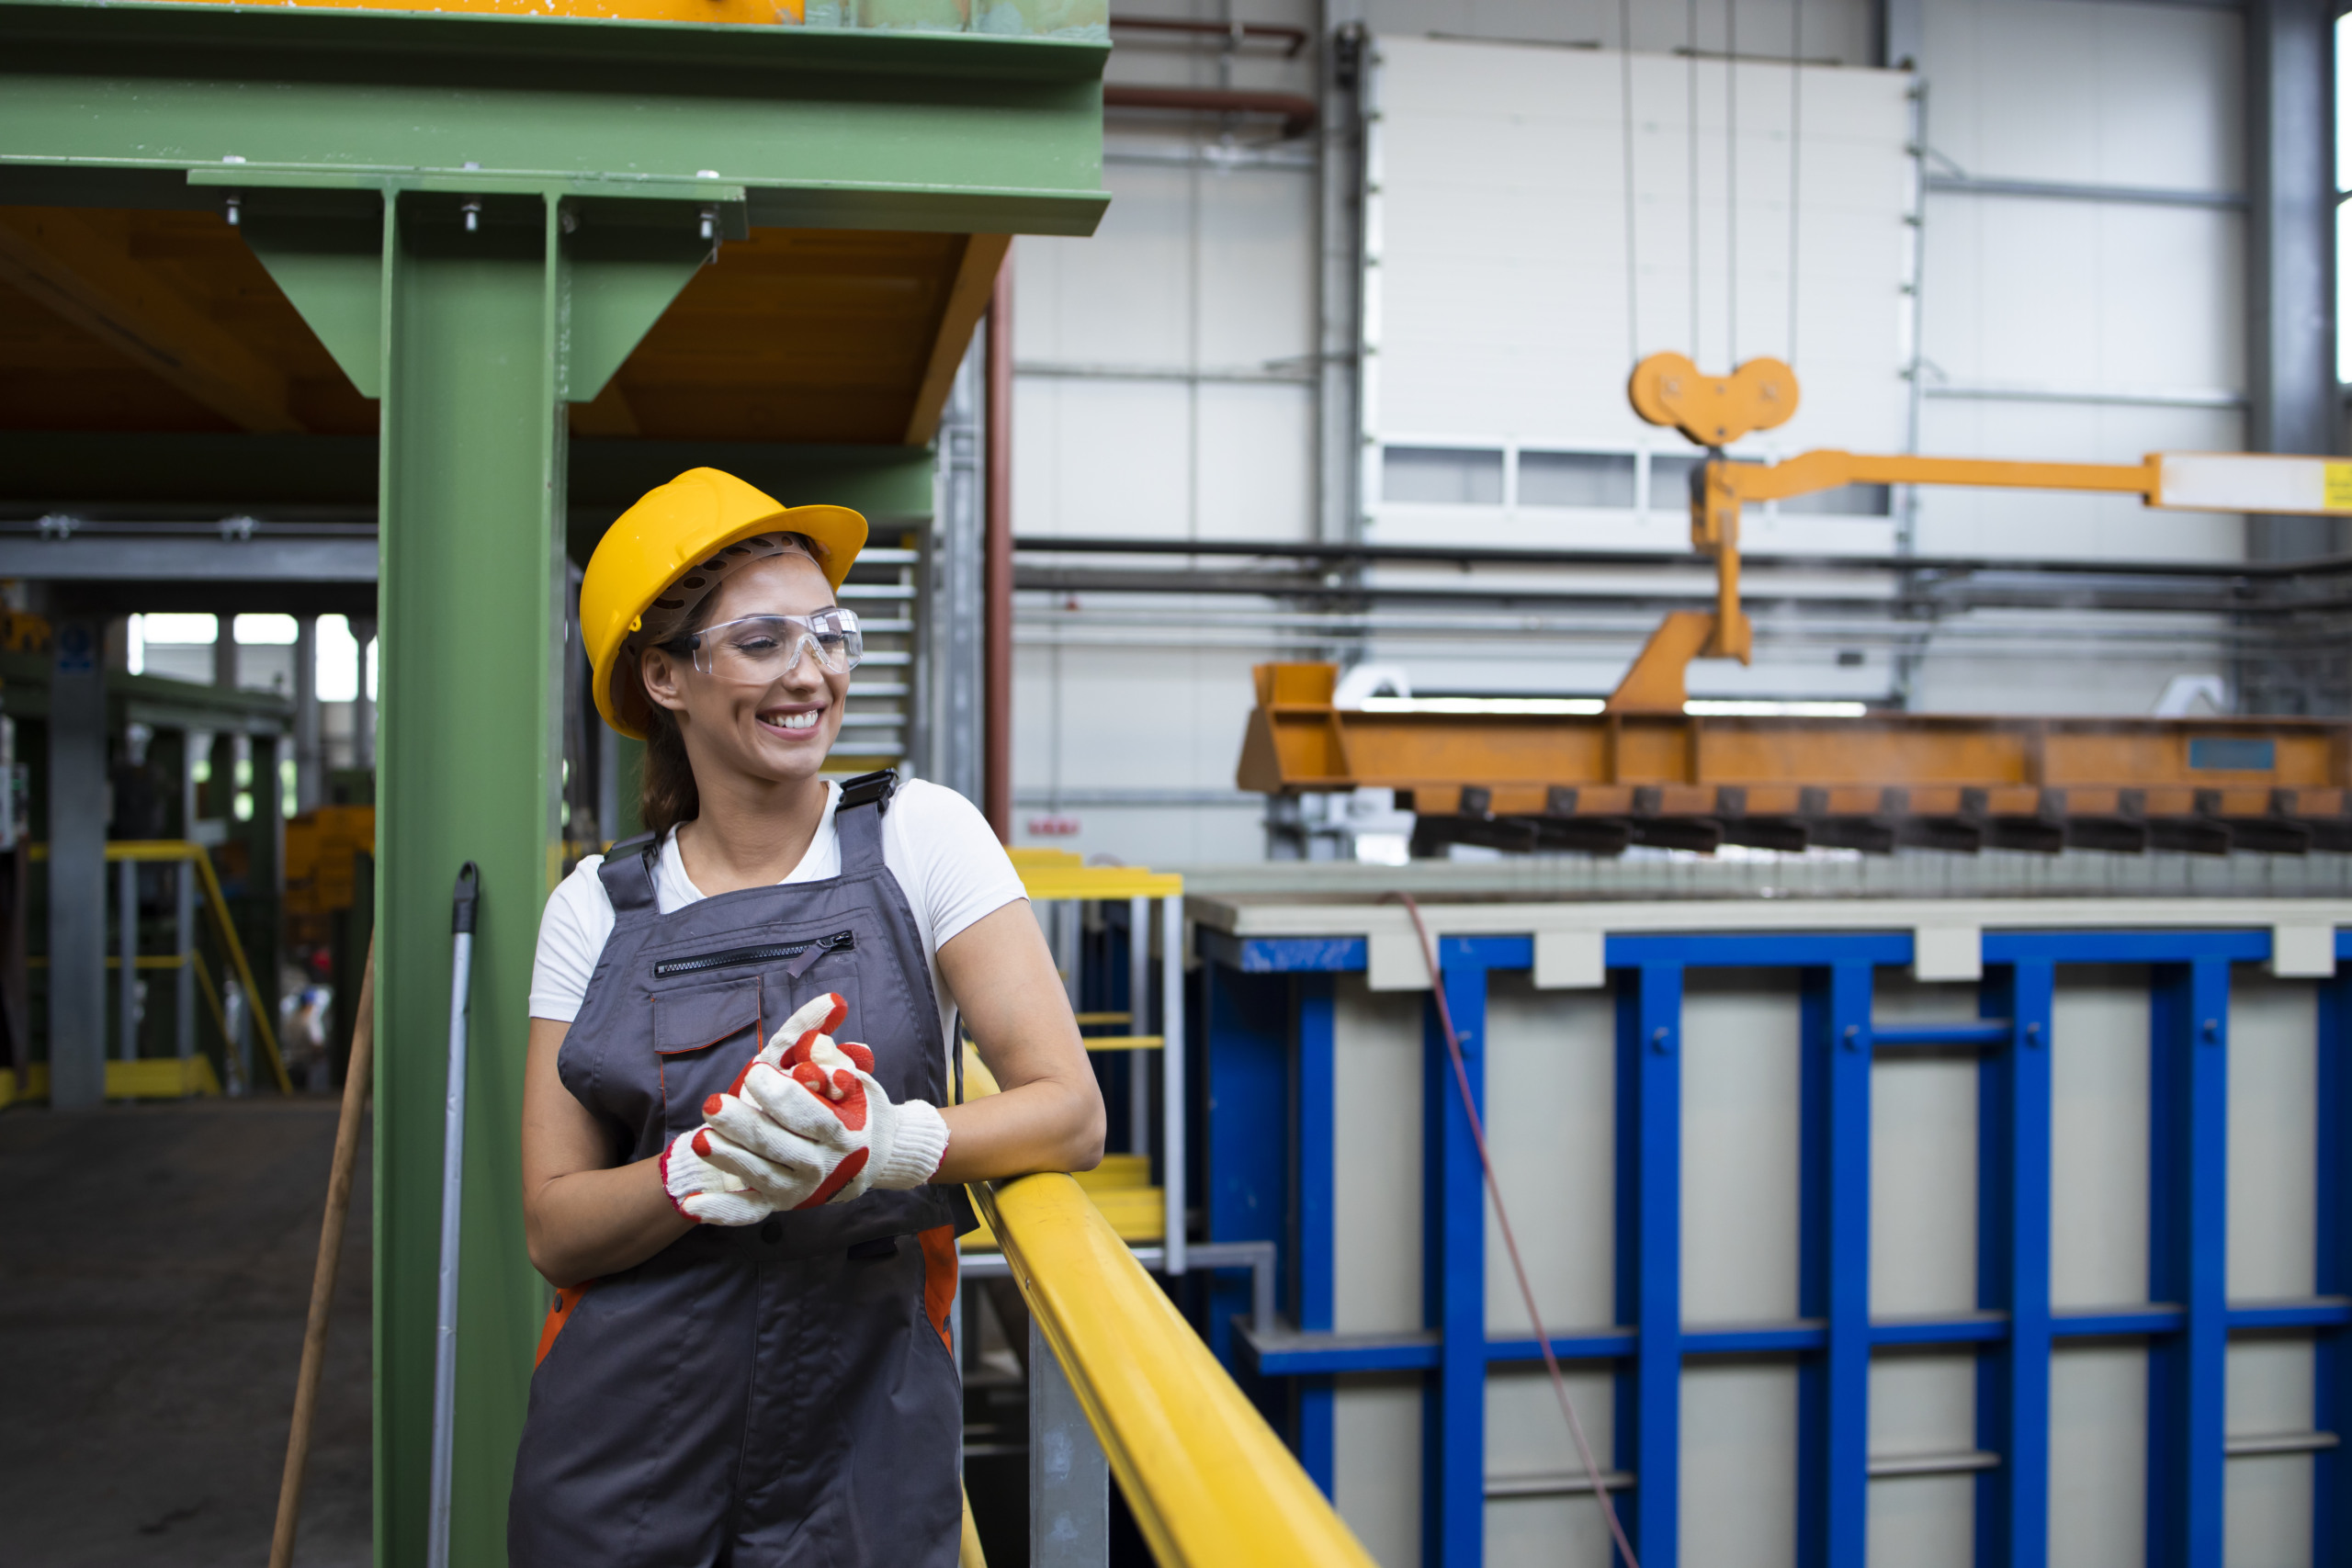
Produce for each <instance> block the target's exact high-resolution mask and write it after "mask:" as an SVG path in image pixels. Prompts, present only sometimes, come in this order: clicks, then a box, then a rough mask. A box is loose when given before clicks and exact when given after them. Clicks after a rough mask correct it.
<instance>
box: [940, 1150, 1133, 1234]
mask: <svg viewBox="0 0 2352 1568" xmlns="http://www.w3.org/2000/svg"><path fill="white" fill-rule="evenodd" d="M1150 1180H1151V1156H1148V1155H1104V1156H1103V1163H1102V1164H1101V1165H1099V1166H1097V1167H1095V1168H1093V1169H1092V1170H1087V1171H1080V1173H1079V1176H1078V1185H1079V1188H1080V1190H1082V1191H1083V1192H1085V1194H1086V1196H1087V1197H1088V1198H1089V1199H1091V1201H1093V1204H1094V1207H1095V1208H1096V1209H1097V1210H1099V1211H1100V1212H1101V1213H1102V1215H1103V1219H1104V1220H1106V1221H1108V1222H1109V1223H1110V1226H1111V1229H1112V1230H1113V1231H1114V1233H1116V1234H1117V1235H1118V1238H1119V1239H1120V1240H1121V1241H1125V1242H1138V1241H1159V1240H1161V1239H1162V1238H1164V1237H1165V1236H1166V1235H1167V1233H1168V1211H1167V1206H1166V1205H1165V1204H1164V1203H1163V1202H1162V1201H1161V1198H1160V1190H1159V1188H1157V1187H1153V1186H1150V1185H1149V1182H1150ZM960 1245H961V1246H962V1247H963V1249H964V1250H965V1251H967V1252H975V1251H978V1252H994V1251H995V1250H997V1244H996V1236H995V1235H994V1234H993V1233H992V1232H990V1231H989V1224H988V1222H987V1221H986V1220H982V1221H981V1222H980V1228H979V1229H978V1230H976V1231H974V1232H973V1233H972V1234H971V1235H967V1236H966V1237H964V1238H963V1241H962V1242H961V1244H960Z"/></svg>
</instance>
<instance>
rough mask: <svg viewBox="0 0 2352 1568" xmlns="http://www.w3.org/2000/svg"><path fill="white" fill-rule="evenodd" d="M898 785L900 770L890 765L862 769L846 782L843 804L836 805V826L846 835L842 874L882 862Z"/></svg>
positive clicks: (844, 837) (852, 874)
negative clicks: (885, 827)
mask: <svg viewBox="0 0 2352 1568" xmlns="http://www.w3.org/2000/svg"><path fill="white" fill-rule="evenodd" d="M898 787H899V775H898V773H897V772H896V770H894V769H890V768H885V769H883V770H882V771H881V772H880V773H860V774H859V775H858V776H857V777H855V778H854V779H851V780H849V781H848V782H847V783H845V784H842V799H841V804H840V805H839V806H836V807H833V830H834V831H835V832H837V833H839V834H840V835H841V837H842V875H844V876H854V875H855V874H858V873H860V872H865V871H871V870H874V869H876V868H877V867H879V866H880V865H881V864H882V818H883V817H884V815H885V814H887V813H888V811H889V809H890V796H891V795H893V794H895V793H896V792H897V790H898ZM869 808H870V809H869Z"/></svg>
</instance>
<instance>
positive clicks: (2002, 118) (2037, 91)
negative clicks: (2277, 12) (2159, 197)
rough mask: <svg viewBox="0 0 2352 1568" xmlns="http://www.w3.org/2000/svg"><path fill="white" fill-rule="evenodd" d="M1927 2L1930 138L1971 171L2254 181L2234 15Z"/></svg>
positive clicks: (1995, 0) (2011, 1)
mask: <svg viewBox="0 0 2352 1568" xmlns="http://www.w3.org/2000/svg"><path fill="white" fill-rule="evenodd" d="M1925 9H1926V18H1925V19H1926V23H1927V38H1926V46H1925V55H1926V60H1925V64H1926V67H1927V72H1928V81H1929V97H1928V134H1929V137H1930V139H1931V140H1932V141H1933V144H1934V145H1935V147H1936V150H1937V151H1938V152H1942V153H1943V154H1945V155H1946V156H1947V157H1949V158H1951V159H1952V160H1953V161H1954V162H1956V163H1957V164H1960V165H1961V166H1962V168H1964V169H1965V170H1966V171H1967V172H1968V173H1969V174H1971V175H1976V176H1978V177H1980V178H2002V179H2025V180H2050V181H2068V182H2075V183H2079V184H2085V185H2136V186H2164V187H2170V188H2174V189H2184V190H2210V191H2238V190H2243V189H2244V188H2245V186H2244V184H2243V181H2244V177H2245V176H2244V171H2243V165H2244V136H2245V118H2244V116H2245V107H2244V103H2243V99H2242V96H2241V91H2240V84H2241V83H2242V82H2243V80H2244V65H2243V59H2244V56H2243V39H2244V30H2243V29H2244V24H2243V22H2242V21H2241V19H2240V18H2239V17H2238V16H2237V14H2236V13H2235V12H2234V11H2232V10H2227V9H2223V8H2222V7H2219V6H2214V7H2206V6H2125V5H2097V4H2081V3H2077V0H2059V3H2055V4H2053V3H2052V0H1928V4H1927V6H1926V8H1925Z"/></svg>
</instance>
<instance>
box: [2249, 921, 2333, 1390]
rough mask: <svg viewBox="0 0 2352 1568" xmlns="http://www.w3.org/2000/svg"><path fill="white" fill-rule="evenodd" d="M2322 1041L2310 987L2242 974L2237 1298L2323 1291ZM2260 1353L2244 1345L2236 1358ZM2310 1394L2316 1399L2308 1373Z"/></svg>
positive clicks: (2316, 998) (2306, 1386) (2306, 1381)
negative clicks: (2242, 1353) (2320, 1271)
mask: <svg viewBox="0 0 2352 1568" xmlns="http://www.w3.org/2000/svg"><path fill="white" fill-rule="evenodd" d="M2318 1042H2319V995H2318V993H2317V991H2316V990H2314V989H2313V988H2312V986H2311V985H2310V984H2309V983H2308V982H2301V981H2293V980H2274V979H2271V978H2270V977H2269V976H2266V975H2263V974H2260V973H2258V972H2257V971H2256V970H2255V969H2253V968H2251V967H2250V966H2247V965H2244V964H2241V965H2238V966H2237V967H2236V968H2234V969H2233V971H2232V974H2231V976H2230V1045H2229V1050H2230V1141H2229V1150H2230V1211H2229V1231H2228V1235H2229V1257H2230V1263H2229V1281H2230V1282H2229V1293H2230V1298H2231V1299H2232V1300H2233V1301H2244V1300H2261V1299H2264V1298H2274V1299H2275V1298H2277V1297H2280V1296H2308V1295H2310V1294H2312V1292H2314V1291H2316V1290H2317V1289H2318V1288H2319V1283H2318V1265H2319V1210H2318V1203H2319V1043H2318ZM2255 1348H2257V1347H2254V1346H2238V1347H2234V1348H2233V1349H2232V1351H2231V1354H2232V1355H2233V1356H2234V1355H2236V1354H2237V1353H2238V1352H2239V1351H2240V1350H2250V1349H2255ZM2259 1348H2262V1349H2265V1350H2268V1349H2274V1348H2277V1347H2272V1346H2264V1347H2259ZM2303 1388H2304V1392H2305V1394H2306V1396H2308V1394H2309V1392H2310V1388H2311V1379H2310V1377H2309V1376H2308V1375H2306V1376H2305V1377H2304V1380H2303ZM2303 1425H2304V1426H2305V1427H2308V1426H2309V1425H2310V1422H2309V1421H2308V1420H2306V1421H2305V1422H2304V1423H2303ZM2269 1429H2270V1430H2274V1431H2276V1430H2283V1429H2285V1428H2279V1427H2272V1428H2269ZM2297 1429H2300V1428H2297Z"/></svg>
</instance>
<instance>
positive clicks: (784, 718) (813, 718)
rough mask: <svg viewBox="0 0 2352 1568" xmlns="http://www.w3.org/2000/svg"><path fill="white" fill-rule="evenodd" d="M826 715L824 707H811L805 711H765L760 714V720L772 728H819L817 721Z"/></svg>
mask: <svg viewBox="0 0 2352 1568" xmlns="http://www.w3.org/2000/svg"><path fill="white" fill-rule="evenodd" d="M824 716H825V710H824V709H822V708H810V709H809V710H808V711H807V712H805V713H779V714H764V713H763V714H762V715H760V722H761V723H762V724H764V725H766V726H767V727H768V728H770V729H789V730H801V729H814V728H817V721H818V720H819V719H821V718H823V717H824Z"/></svg>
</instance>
